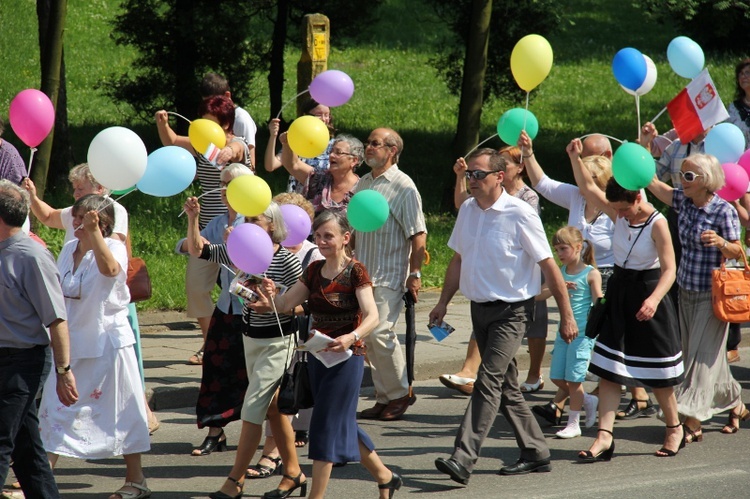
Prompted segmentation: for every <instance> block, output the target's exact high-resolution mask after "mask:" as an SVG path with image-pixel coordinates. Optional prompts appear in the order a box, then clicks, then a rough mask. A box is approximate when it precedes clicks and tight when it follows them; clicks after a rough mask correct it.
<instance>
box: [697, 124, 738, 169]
mask: <svg viewBox="0 0 750 499" xmlns="http://www.w3.org/2000/svg"><path fill="white" fill-rule="evenodd" d="M704 146H705V150H706V154H710V155H712V156H716V158H717V159H718V160H719V163H721V164H724V163H736V162H737V160H738V159H740V156H742V153H743V152H745V136H744V135H743V134H742V130H740V129H739V127H737V125H734V124H732V123H719V124H718V125H716V126H715V127H713V128H712V129H711V130H709V132H708V135H706V140H705V142H704Z"/></svg>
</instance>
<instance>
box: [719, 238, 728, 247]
mask: <svg viewBox="0 0 750 499" xmlns="http://www.w3.org/2000/svg"><path fill="white" fill-rule="evenodd" d="M726 247H727V240H726V239H724V244H722V245H721V248H719V250H723V249H724V248H726Z"/></svg>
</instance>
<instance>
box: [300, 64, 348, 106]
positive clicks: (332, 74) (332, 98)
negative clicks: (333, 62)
mask: <svg viewBox="0 0 750 499" xmlns="http://www.w3.org/2000/svg"><path fill="white" fill-rule="evenodd" d="M352 94H354V82H353V81H352V79H351V78H349V75H348V74H346V73H344V72H343V71H338V70H336V69H329V70H328V71H323V72H322V73H320V74H319V75H318V76H316V77H315V78H313V81H312V83H310V95H311V96H312V98H313V99H315V100H316V101H318V102H319V103H320V104H323V105H324V106H328V107H336V106H341V105H343V104H346V103H347V102H349V99H351V98H352Z"/></svg>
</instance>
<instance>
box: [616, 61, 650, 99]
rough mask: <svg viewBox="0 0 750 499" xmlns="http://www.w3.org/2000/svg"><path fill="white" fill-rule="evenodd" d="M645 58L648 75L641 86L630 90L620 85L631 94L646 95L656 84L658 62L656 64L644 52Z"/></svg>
mask: <svg viewBox="0 0 750 499" xmlns="http://www.w3.org/2000/svg"><path fill="white" fill-rule="evenodd" d="M643 59H644V60H645V61H646V77H645V78H644V79H643V83H641V86H640V87H638V88H637V89H636V90H630V89H629V88H625V87H623V86H622V85H620V87H622V89H623V90H625V91H626V92H627V93H629V94H630V95H645V94H647V93H649V92H650V91H651V89H652V88H654V85H655V84H656V64H654V61H652V60H651V58H650V57H649V56H647V55H646V54H643Z"/></svg>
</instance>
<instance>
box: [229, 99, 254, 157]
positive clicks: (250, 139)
mask: <svg viewBox="0 0 750 499" xmlns="http://www.w3.org/2000/svg"><path fill="white" fill-rule="evenodd" d="M257 131H258V127H257V126H256V125H255V122H254V121H253V118H252V117H251V116H250V113H248V112H247V111H245V110H244V109H242V108H241V107H239V106H237V107H235V108H234V127H232V132H234V134H235V135H236V136H237V137H242V138H243V139H244V140H245V143H246V144H247V145H248V146H253V147H255V134H256V132H257Z"/></svg>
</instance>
